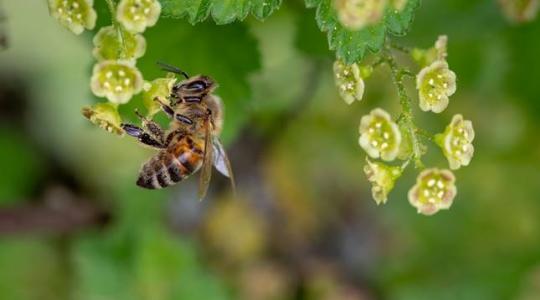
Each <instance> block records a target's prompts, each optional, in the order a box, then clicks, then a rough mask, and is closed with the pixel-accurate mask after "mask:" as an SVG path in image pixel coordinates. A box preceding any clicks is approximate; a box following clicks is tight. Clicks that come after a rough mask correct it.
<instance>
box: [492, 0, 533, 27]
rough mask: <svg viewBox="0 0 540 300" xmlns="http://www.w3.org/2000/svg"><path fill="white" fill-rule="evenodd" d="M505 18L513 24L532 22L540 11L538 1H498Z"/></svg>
mask: <svg viewBox="0 0 540 300" xmlns="http://www.w3.org/2000/svg"><path fill="white" fill-rule="evenodd" d="M499 3H500V5H501V8H502V11H503V13H504V14H505V16H506V18H507V19H508V20H510V21H512V22H515V23H524V22H530V21H533V20H534V19H535V18H536V15H537V14H538V10H539V9H540V1H539V0H499Z"/></svg>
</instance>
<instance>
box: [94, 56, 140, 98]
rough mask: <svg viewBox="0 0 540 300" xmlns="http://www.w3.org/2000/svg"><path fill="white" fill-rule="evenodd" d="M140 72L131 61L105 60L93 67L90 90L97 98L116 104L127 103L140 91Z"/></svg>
mask: <svg viewBox="0 0 540 300" xmlns="http://www.w3.org/2000/svg"><path fill="white" fill-rule="evenodd" d="M142 86H143V78H142V74H141V72H140V71H139V70H138V69H137V68H136V67H135V65H134V62H132V61H114V60H105V61H102V62H100V63H98V64H96V65H95V66H94V71H93V74H92V78H91V79H90V88H91V89H92V92H93V93H94V94H95V95H96V96H98V97H107V99H109V101H111V102H113V103H116V104H124V103H127V102H128V101H129V100H130V99H131V97H133V95H135V94H137V93H139V92H140V91H141V90H142Z"/></svg>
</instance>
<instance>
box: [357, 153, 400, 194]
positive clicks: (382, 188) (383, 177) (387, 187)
mask: <svg viewBox="0 0 540 300" xmlns="http://www.w3.org/2000/svg"><path fill="white" fill-rule="evenodd" d="M366 162H367V165H365V166H364V173H365V174H366V177H367V179H368V180H369V182H371V184H372V187H371V194H372V196H373V199H374V200H375V202H377V205H378V204H381V203H382V204H384V203H386V200H387V199H388V193H390V191H391V190H392V189H393V188H394V183H395V181H396V179H398V178H399V176H401V172H402V170H401V168H400V167H394V166H388V165H386V164H383V163H381V162H373V161H370V160H369V159H368V158H366Z"/></svg>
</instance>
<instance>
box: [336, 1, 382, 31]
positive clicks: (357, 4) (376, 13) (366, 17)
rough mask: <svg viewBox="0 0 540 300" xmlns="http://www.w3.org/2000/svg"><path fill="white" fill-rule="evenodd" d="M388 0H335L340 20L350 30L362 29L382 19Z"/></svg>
mask: <svg viewBox="0 0 540 300" xmlns="http://www.w3.org/2000/svg"><path fill="white" fill-rule="evenodd" d="M385 6H386V0H335V1H334V7H335V8H336V11H337V14H338V19H339V22H340V23H341V24H342V25H343V26H345V27H346V28H348V29H350V30H360V29H362V28H364V27H366V26H368V25H373V24H375V23H378V22H379V21H381V20H382V17H383V15H384V9H385Z"/></svg>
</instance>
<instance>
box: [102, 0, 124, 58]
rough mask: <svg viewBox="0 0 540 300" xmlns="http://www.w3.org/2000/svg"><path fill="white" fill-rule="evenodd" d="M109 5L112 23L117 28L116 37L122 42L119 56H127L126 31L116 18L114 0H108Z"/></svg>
mask: <svg viewBox="0 0 540 300" xmlns="http://www.w3.org/2000/svg"><path fill="white" fill-rule="evenodd" d="M106 1H107V6H108V7H109V12H110V14H111V23H112V25H113V27H114V29H116V37H117V38H118V42H119V43H120V51H119V52H120V53H118V54H119V55H118V56H119V58H125V57H126V55H125V54H126V44H125V42H124V32H123V31H122V26H121V25H120V24H119V23H118V20H116V5H115V3H114V1H113V0H106Z"/></svg>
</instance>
